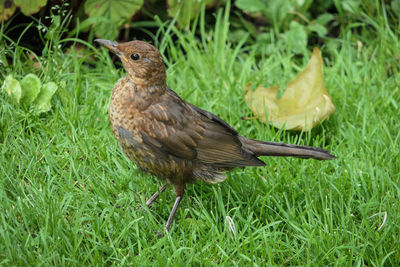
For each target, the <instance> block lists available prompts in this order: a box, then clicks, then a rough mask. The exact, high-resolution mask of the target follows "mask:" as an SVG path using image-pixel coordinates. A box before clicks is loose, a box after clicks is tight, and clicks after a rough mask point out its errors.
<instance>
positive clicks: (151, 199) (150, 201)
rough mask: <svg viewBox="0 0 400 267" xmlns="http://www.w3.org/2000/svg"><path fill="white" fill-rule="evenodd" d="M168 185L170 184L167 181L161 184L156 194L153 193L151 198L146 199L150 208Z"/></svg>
mask: <svg viewBox="0 0 400 267" xmlns="http://www.w3.org/2000/svg"><path fill="white" fill-rule="evenodd" d="M167 185H168V184H167V183H165V184H164V185H163V186H161V187H160V189H158V191H157V192H155V193H154V195H152V196H151V198H149V199H148V200H147V201H146V205H147V207H148V208H150V207H151V204H153V202H154V201H155V200H156V199H157V198H158V196H159V195H160V193H162V192H164V191H165V188H167Z"/></svg>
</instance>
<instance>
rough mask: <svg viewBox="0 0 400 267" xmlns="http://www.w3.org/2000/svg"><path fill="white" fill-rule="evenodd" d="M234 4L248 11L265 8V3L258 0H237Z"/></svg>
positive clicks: (252, 11)
mask: <svg viewBox="0 0 400 267" xmlns="http://www.w3.org/2000/svg"><path fill="white" fill-rule="evenodd" d="M235 5H236V6H237V7H238V8H239V9H241V10H243V11H246V12H250V13H256V12H263V11H264V10H265V9H267V6H266V4H265V3H263V2H262V1H260V0H237V1H236V2H235Z"/></svg>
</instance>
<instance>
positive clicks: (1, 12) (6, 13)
mask: <svg viewBox="0 0 400 267" xmlns="http://www.w3.org/2000/svg"><path fill="white" fill-rule="evenodd" d="M15 8H16V6H15V5H14V3H13V1H12V0H0V21H2V20H3V19H4V21H6V20H8V19H9V18H10V17H11V16H12V15H13V14H14V12H15Z"/></svg>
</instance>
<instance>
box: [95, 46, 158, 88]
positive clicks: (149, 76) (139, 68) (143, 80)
mask: <svg viewBox="0 0 400 267" xmlns="http://www.w3.org/2000/svg"><path fill="white" fill-rule="evenodd" d="M95 41H96V42H97V43H99V44H102V45H103V46H105V47H106V48H108V49H109V50H110V51H111V52H113V53H114V54H116V55H117V56H118V57H119V58H120V59H121V61H122V64H123V65H124V67H125V70H126V71H127V72H128V75H129V78H130V79H131V80H132V81H133V82H134V83H135V84H136V85H139V86H144V87H149V86H160V85H161V86H162V85H165V80H166V73H165V66H164V62H163V59H162V56H161V54H160V52H159V51H158V49H157V48H155V47H154V46H152V45H151V44H148V43H146V42H143V41H131V42H126V43H117V42H113V41H109V40H104V39H96V40H95Z"/></svg>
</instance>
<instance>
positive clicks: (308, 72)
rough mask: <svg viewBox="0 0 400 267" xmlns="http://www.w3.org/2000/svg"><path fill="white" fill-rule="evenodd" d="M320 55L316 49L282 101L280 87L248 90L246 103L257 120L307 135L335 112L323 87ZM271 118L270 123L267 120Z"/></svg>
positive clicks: (247, 87) (290, 84) (249, 86)
mask: <svg viewBox="0 0 400 267" xmlns="http://www.w3.org/2000/svg"><path fill="white" fill-rule="evenodd" d="M322 66H323V62H322V58H321V51H320V50H319V49H318V48H314V51H313V54H312V57H311V59H310V61H309V62H308V64H307V66H306V67H305V68H304V69H303V71H302V72H300V73H299V74H298V75H297V76H296V77H295V78H294V79H293V80H292V81H291V82H290V83H289V84H288V86H287V88H286V90H285V93H284V94H283V96H282V97H281V98H280V99H277V98H276V94H277V92H278V90H279V87H278V86H272V87H268V88H264V87H261V86H259V87H257V88H256V89H255V91H252V90H251V84H249V85H247V86H246V88H245V100H246V103H247V105H248V106H249V107H250V108H251V110H253V112H254V113H255V114H256V116H257V117H258V118H260V119H261V120H262V121H264V122H268V123H270V124H271V125H273V126H274V127H276V128H279V129H281V128H283V129H285V130H298V131H301V130H303V131H308V130H311V129H312V128H313V127H314V126H316V125H318V124H319V123H320V122H321V121H323V120H324V119H326V118H328V117H329V116H330V115H331V114H332V113H334V112H335V106H334V105H333V103H332V98H331V96H330V95H329V93H328V91H327V90H326V88H325V86H324V79H323V74H322ZM266 116H268V120H267V119H266Z"/></svg>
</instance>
